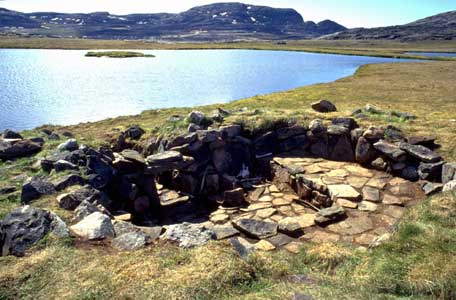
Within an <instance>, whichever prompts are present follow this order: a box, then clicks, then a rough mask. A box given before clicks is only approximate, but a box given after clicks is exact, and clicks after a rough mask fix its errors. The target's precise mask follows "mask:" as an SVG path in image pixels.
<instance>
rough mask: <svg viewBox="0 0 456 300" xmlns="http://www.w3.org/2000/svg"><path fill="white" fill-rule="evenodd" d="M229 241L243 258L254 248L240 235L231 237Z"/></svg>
mask: <svg viewBox="0 0 456 300" xmlns="http://www.w3.org/2000/svg"><path fill="white" fill-rule="evenodd" d="M230 243H231V245H232V246H233V248H234V249H235V250H236V252H237V253H238V254H239V256H240V257H242V258H243V259H247V258H248V256H249V255H250V254H251V253H252V252H253V251H254V250H255V246H254V245H252V244H250V243H249V242H248V241H247V240H246V239H244V238H242V237H234V238H231V239H230Z"/></svg>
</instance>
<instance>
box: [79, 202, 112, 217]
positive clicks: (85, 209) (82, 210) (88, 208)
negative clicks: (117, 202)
mask: <svg viewBox="0 0 456 300" xmlns="http://www.w3.org/2000/svg"><path fill="white" fill-rule="evenodd" d="M94 212H99V213H102V214H105V215H107V216H108V217H110V218H111V217H112V216H111V213H110V212H109V211H108V210H107V209H106V208H105V207H104V206H102V205H101V204H94V203H90V202H89V201H87V200H84V201H82V202H81V203H80V204H79V205H78V206H77V207H76V209H74V218H73V220H74V221H76V222H79V221H81V220H82V219H84V218H85V217H88V216H90V215H91V214H93V213H94Z"/></svg>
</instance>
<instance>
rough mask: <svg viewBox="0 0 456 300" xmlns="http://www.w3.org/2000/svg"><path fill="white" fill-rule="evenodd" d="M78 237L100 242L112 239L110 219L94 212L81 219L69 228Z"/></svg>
mask: <svg viewBox="0 0 456 300" xmlns="http://www.w3.org/2000/svg"><path fill="white" fill-rule="evenodd" d="M70 229H71V230H72V231H73V232H74V233H75V234H76V235H78V236H80V237H82V238H84V239H88V240H102V239H105V238H108V237H114V236H115V232H114V227H113V226H112V223H111V219H110V218H109V217H108V216H107V215H105V214H102V213H100V212H94V213H92V214H90V215H89V216H87V217H85V218H84V219H82V221H80V222H78V223H77V224H75V225H73V226H71V227H70Z"/></svg>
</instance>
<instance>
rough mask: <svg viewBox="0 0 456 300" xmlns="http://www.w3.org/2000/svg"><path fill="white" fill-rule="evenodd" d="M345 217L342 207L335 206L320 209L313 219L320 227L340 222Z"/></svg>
mask: <svg viewBox="0 0 456 300" xmlns="http://www.w3.org/2000/svg"><path fill="white" fill-rule="evenodd" d="M345 216H346V212H345V210H344V209H343V208H342V207H340V206H337V205H335V206H332V207H329V208H323V209H320V210H319V211H318V213H317V217H316V218H315V223H317V224H320V225H322V224H326V223H329V222H333V221H337V220H340V219H342V218H344V217H345Z"/></svg>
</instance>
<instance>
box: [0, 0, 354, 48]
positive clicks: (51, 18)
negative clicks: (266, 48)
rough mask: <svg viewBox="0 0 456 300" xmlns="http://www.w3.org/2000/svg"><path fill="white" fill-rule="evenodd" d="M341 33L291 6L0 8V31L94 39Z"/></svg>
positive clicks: (292, 36)
mask: <svg viewBox="0 0 456 300" xmlns="http://www.w3.org/2000/svg"><path fill="white" fill-rule="evenodd" d="M343 30H346V28H345V27H344V26H342V25H340V24H338V23H336V22H334V21H331V20H324V21H322V22H318V23H315V22H312V21H304V19H303V17H302V16H301V14H299V13H298V12H297V11H296V10H294V9H291V8H272V7H268V6H257V5H250V4H244V3H239V2H220V3H214V4H208V5H202V6H196V7H193V8H191V9H189V10H187V11H184V12H181V13H177V14H172V13H152V14H146V13H141V14H128V15H114V14H110V13H109V12H93V13H87V14H83V13H57V12H36V13H21V12H17V11H12V10H7V9H1V8H0V32H1V31H3V32H4V33H5V32H10V33H16V34H19V35H26V36H45V37H62V38H65V37H66V38H67V37H80V38H82V37H85V38H95V39H165V40H167V39H168V40H236V39H298V38H302V39H305V38H315V37H319V36H322V35H326V34H331V33H335V32H338V31H343Z"/></svg>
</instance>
